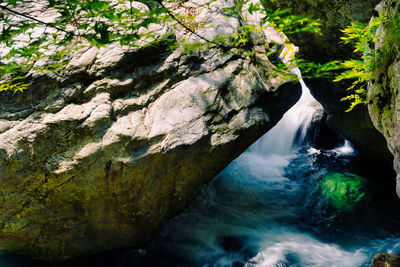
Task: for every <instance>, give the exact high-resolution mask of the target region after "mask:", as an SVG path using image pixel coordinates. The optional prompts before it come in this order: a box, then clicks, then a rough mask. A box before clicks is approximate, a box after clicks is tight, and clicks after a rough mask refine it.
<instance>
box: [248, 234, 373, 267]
mask: <svg viewBox="0 0 400 267" xmlns="http://www.w3.org/2000/svg"><path fill="white" fill-rule="evenodd" d="M280 240H282V241H281V242H277V243H274V244H270V245H264V246H265V247H266V248H265V249H263V250H262V251H260V252H259V253H258V254H257V255H256V256H255V257H253V258H252V259H250V260H249V261H248V262H247V263H246V264H245V266H246V267H276V266H285V267H286V266H313V267H326V266H330V267H342V266H346V267H356V266H360V265H362V264H363V263H364V262H365V260H366V259H367V256H366V255H365V254H363V253H362V252H361V251H360V250H356V251H354V252H348V251H345V250H343V249H341V248H339V247H338V246H336V245H332V244H326V243H322V242H320V241H318V240H317V239H314V238H312V237H311V236H308V235H304V234H298V233H287V234H286V235H283V236H281V237H280Z"/></svg>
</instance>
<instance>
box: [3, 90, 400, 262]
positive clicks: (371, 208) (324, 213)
mask: <svg viewBox="0 0 400 267" xmlns="http://www.w3.org/2000/svg"><path fill="white" fill-rule="evenodd" d="M314 102H315V100H314V99H313V97H312V96H311V94H310V92H309V90H308V89H307V88H306V87H305V85H304V83H303V94H302V96H301V99H300V100H299V102H298V103H297V104H296V105H295V106H293V107H292V108H291V109H290V110H289V111H288V112H287V113H286V114H285V115H284V117H283V118H282V120H281V121H280V122H279V123H278V124H277V125H276V126H275V127H274V128H273V129H271V130H270V131H269V132H268V133H267V134H265V135H264V136H263V137H262V138H261V139H260V140H258V141H257V142H256V143H254V144H253V145H252V146H251V147H250V148H249V149H248V150H247V151H246V152H245V153H243V154H242V155H241V156H240V157H239V158H237V159H236V160H235V161H234V162H232V163H231V164H230V165H229V166H228V167H227V168H226V169H225V170H224V171H222V173H220V174H219V175H218V176H217V177H216V178H215V179H214V180H213V181H212V182H211V183H209V184H207V185H206V186H205V187H204V188H203V190H202V191H201V193H200V194H199V196H198V197H197V198H196V199H195V200H194V201H193V202H192V203H191V204H190V205H189V207H187V208H186V209H185V211H184V212H183V213H181V214H180V215H179V216H177V217H175V218H173V219H172V220H171V221H170V222H169V223H168V224H167V225H166V226H165V227H164V228H163V230H162V231H161V232H160V234H159V235H158V237H157V238H156V239H155V240H154V241H153V242H152V243H151V244H150V245H149V246H148V247H147V248H145V249H143V250H136V249H135V250H128V251H123V252H114V253H111V254H104V255H98V256H96V257H88V258H87V259H80V260H78V261H74V262H72V263H71V262H70V263H66V264H65V265H66V266H78V265H79V264H84V265H82V266H117V267H118V266H121V267H122V266H265V267H268V266H271V267H275V266H278V267H281V266H282V267H283V266H297V267H300V266H304V267H309V266H321V267H326V266H346V267H351V266H369V265H370V263H371V260H372V258H373V255H374V254H375V253H378V252H389V253H396V252H397V253H398V252H400V235H399V234H398V232H399V231H398V229H399V226H400V219H399V217H398V215H396V213H398V212H396V210H398V209H396V208H395V207H398V204H399V203H398V202H396V201H397V200H392V199H391V197H388V196H387V194H386V193H385V194H383V195H385V196H384V197H381V196H379V195H380V194H379V190H380V187H379V185H376V184H374V183H371V182H370V180H371V179H368V181H367V180H366V179H364V178H363V177H368V178H374V176H379V172H378V173H376V172H374V171H371V170H370V169H369V168H367V167H365V166H361V164H360V163H359V162H358V161H357V154H356V153H355V151H354V150H353V148H352V147H351V144H350V143H349V142H347V141H346V142H345V143H344V144H343V145H340V146H339V145H338V147H336V148H335V149H332V150H319V149H316V148H314V147H312V146H311V145H310V144H307V142H306V141H305V139H306V138H305V137H306V136H307V131H308V129H309V126H310V124H311V121H312V119H313V114H314V112H315V105H313V103H314ZM295 140H296V141H295ZM294 143H295V145H294ZM372 180H374V179H372ZM385 190H390V188H386V189H385ZM393 193H394V192H393ZM396 216H397V217H396ZM12 262H14V263H15V262H18V261H16V260H15V259H14V258H12V259H10V258H0V265H1V266H42V265H40V264H37V265H34V263H31V264H28V263H26V262H25V263H26V264H25V265H13V264H12ZM7 263H8V265H7ZM55 266H57V265H55ZM63 266H64V265H63Z"/></svg>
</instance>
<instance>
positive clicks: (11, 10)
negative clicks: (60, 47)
mask: <svg viewBox="0 0 400 267" xmlns="http://www.w3.org/2000/svg"><path fill="white" fill-rule="evenodd" d="M0 9H3V10H5V11H8V12H10V13H13V14H16V15H18V16H21V17H24V18H27V19H29V20H33V21H36V22H38V23H40V24H43V25H46V26H48V27H51V28H54V29H56V30H59V31H62V32H65V33H68V34H73V35H75V34H74V33H73V32H70V31H67V30H64V29H62V28H60V27H57V26H55V25H53V24H52V23H48V22H44V21H42V20H39V19H37V18H34V17H31V16H29V15H25V14H23V13H20V12H18V11H15V10H13V9H11V8H8V7H6V6H3V5H0Z"/></svg>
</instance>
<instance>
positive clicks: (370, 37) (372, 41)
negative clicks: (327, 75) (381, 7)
mask: <svg viewBox="0 0 400 267" xmlns="http://www.w3.org/2000/svg"><path fill="white" fill-rule="evenodd" d="M380 27H383V28H384V29H386V30H385V34H384V35H382V34H379V33H378V29H379V28H380ZM343 33H344V36H343V37H342V38H341V39H342V40H343V42H344V43H347V44H353V45H354V55H355V56H358V58H359V59H350V60H346V61H344V62H342V63H340V64H341V66H342V67H343V68H344V69H345V71H343V72H342V73H340V74H339V75H337V76H336V78H335V79H334V81H341V80H352V81H353V83H352V85H351V86H350V87H349V88H347V90H349V91H352V92H353V93H352V94H350V95H348V96H346V97H344V98H342V99H341V100H342V101H351V103H350V106H349V108H348V109H347V110H346V112H349V111H351V110H353V108H354V107H355V106H357V105H358V104H366V103H367V89H366V88H365V86H366V83H367V82H368V81H369V80H371V78H372V72H373V70H374V69H375V68H379V67H385V66H386V65H387V62H388V60H389V59H390V58H393V57H394V55H395V54H399V51H398V45H397V46H396V44H399V43H400V16H398V17H396V18H391V19H390V18H388V16H387V15H386V14H381V15H380V16H379V17H372V19H371V20H370V22H369V23H367V24H364V23H361V22H352V23H351V25H350V26H348V27H346V29H344V30H343ZM384 38H389V39H390V40H392V41H391V42H389V43H390V46H386V47H382V48H380V49H375V46H376V43H377V41H378V40H380V41H382V40H383V39H384Z"/></svg>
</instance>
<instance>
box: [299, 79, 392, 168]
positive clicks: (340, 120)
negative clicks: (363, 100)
mask: <svg viewBox="0 0 400 267" xmlns="http://www.w3.org/2000/svg"><path fill="white" fill-rule="evenodd" d="M306 84H307V86H308V87H309V89H310V91H311V92H312V94H313V96H314V97H315V99H317V100H318V101H319V102H320V103H321V104H322V106H323V107H324V110H325V111H326V113H327V118H326V124H327V125H328V126H329V127H330V128H331V129H333V130H334V131H335V132H337V133H338V134H340V135H341V136H342V137H344V138H345V139H347V140H349V141H350V142H351V143H352V144H354V145H355V146H356V148H357V149H358V150H359V152H360V153H361V154H362V155H363V156H365V158H367V159H369V160H372V161H374V162H379V163H380V164H384V166H387V168H390V166H391V164H392V161H393V156H392V155H391V153H390V152H389V150H388V148H387V144H386V140H385V138H384V137H383V135H382V134H381V133H380V132H379V131H378V130H377V129H376V128H375V127H374V125H373V124H372V121H371V118H370V117H369V114H368V109H367V107H366V106H364V105H358V106H356V107H355V108H354V109H353V110H352V111H350V112H345V111H346V110H347V108H348V105H349V104H348V103H347V102H342V101H340V99H341V98H343V97H344V96H346V95H347V94H348V92H346V90H345V89H343V88H347V87H346V86H347V85H346V84H345V83H338V84H336V85H334V84H333V83H332V82H331V81H329V80H326V79H313V80H308V81H306Z"/></svg>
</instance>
